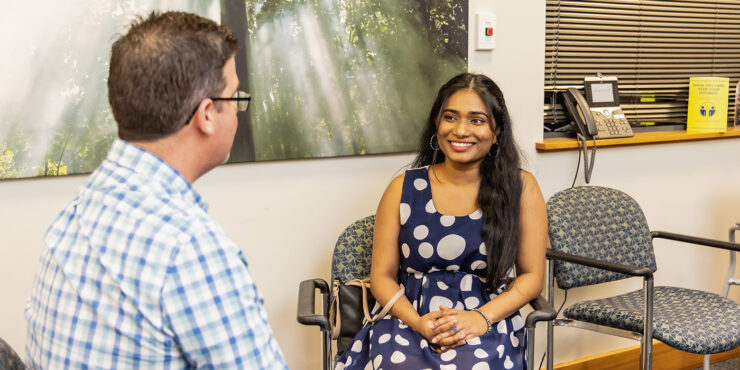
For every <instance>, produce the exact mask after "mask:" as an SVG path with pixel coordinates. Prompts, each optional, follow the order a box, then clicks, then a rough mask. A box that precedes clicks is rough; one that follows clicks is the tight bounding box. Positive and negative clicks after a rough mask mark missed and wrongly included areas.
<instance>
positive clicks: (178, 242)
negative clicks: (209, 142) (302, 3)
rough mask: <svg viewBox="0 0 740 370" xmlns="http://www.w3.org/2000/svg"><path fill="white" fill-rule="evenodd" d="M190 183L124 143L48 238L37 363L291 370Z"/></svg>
mask: <svg viewBox="0 0 740 370" xmlns="http://www.w3.org/2000/svg"><path fill="white" fill-rule="evenodd" d="M206 211H207V205H206V204H205V203H204V202H203V201H202V200H201V198H200V195H198V193H197V192H196V191H195V190H194V189H193V188H192V187H191V185H190V183H188V181H187V180H186V179H185V178H184V177H183V176H182V175H181V174H180V173H178V172H177V171H176V170H175V169H173V168H172V167H170V166H169V165H168V164H166V163H165V162H163V161H162V160H161V159H159V158H158V157H156V156H155V155H153V154H151V153H149V152H147V151H145V150H143V149H140V148H139V147H137V146H134V145H132V144H129V143H127V142H125V141H121V140H116V141H115V142H114V143H113V146H112V147H111V149H110V152H109V153H108V157H107V158H106V160H105V161H104V162H103V164H102V165H101V166H100V167H99V168H98V169H97V170H96V171H95V172H94V173H93V174H92V175H91V176H90V177H89V179H88V180H87V181H86V183H85V184H84V185H83V186H82V187H81V189H80V191H79V193H78V194H77V196H76V197H75V198H74V200H72V202H71V203H70V204H69V205H68V206H67V208H66V209H64V211H62V212H61V213H60V214H59V216H58V217H57V218H56V220H55V221H54V223H53V224H52V225H51V227H50V228H49V230H48V232H47V234H46V238H45V241H46V246H47V248H46V250H45V251H44V253H43V256H42V257H41V266H40V268H39V270H38V272H37V276H36V279H35V282H34V286H33V291H32V295H31V298H30V299H29V301H28V302H27V304H26V318H27V320H28V338H27V342H26V352H27V355H28V365H29V366H30V367H32V368H52V369H60V368H68V367H71V368H88V367H90V368H106V369H111V368H146V369H149V368H162V369H180V368H199V367H205V368H229V369H232V368H247V369H263V368H264V369H285V368H287V366H286V364H285V359H284V358H283V355H282V353H281V352H280V349H279V348H278V345H277V343H276V341H275V339H274V337H273V334H272V331H271V330H270V327H269V326H268V323H267V315H266V313H265V309H264V306H263V299H262V296H261V294H260V292H259V291H258V289H257V286H255V284H254V282H253V281H252V278H251V276H250V274H249V271H248V269H247V262H246V260H245V259H244V256H243V255H242V253H241V251H240V250H239V248H238V247H237V246H236V245H234V243H233V242H232V241H231V240H230V239H229V238H228V237H227V236H226V235H225V234H224V232H223V230H222V229H221V228H220V227H219V226H218V225H216V223H215V222H214V221H213V220H212V219H211V218H210V217H209V216H208V215H207V214H206Z"/></svg>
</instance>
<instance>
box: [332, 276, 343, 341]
mask: <svg viewBox="0 0 740 370" xmlns="http://www.w3.org/2000/svg"><path fill="white" fill-rule="evenodd" d="M339 284H340V282H339V280H338V279H334V282H333V283H332V288H331V295H332V297H333V299H332V300H331V307H329V324H330V326H331V339H337V338H339V331H340V329H341V328H342V315H340V314H339V313H338V312H337V311H339Z"/></svg>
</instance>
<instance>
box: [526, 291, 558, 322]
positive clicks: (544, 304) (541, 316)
mask: <svg viewBox="0 0 740 370" xmlns="http://www.w3.org/2000/svg"><path fill="white" fill-rule="evenodd" d="M529 305H530V306H532V308H533V309H534V311H532V312H530V313H529V315H527V319H526V320H525V322H524V326H525V327H527V328H534V327H535V325H536V324H537V323H538V322H540V321H550V320H553V319H555V317H557V316H558V312H557V311H555V309H554V308H553V307H552V305H550V302H548V301H547V300H546V299H545V297H543V296H541V295H538V296H537V298H535V299H533V300H531V301H530V302H529Z"/></svg>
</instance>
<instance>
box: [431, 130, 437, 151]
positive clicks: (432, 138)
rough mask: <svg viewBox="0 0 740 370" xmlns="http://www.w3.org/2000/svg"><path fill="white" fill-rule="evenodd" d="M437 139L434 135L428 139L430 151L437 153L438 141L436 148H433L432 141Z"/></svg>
mask: <svg viewBox="0 0 740 370" xmlns="http://www.w3.org/2000/svg"><path fill="white" fill-rule="evenodd" d="M436 137H437V135H436V134H434V135H432V137H430V138H429V147H430V148H432V150H434V151H437V150H439V141H437V147H436V148H435V147H434V139H435V138H436Z"/></svg>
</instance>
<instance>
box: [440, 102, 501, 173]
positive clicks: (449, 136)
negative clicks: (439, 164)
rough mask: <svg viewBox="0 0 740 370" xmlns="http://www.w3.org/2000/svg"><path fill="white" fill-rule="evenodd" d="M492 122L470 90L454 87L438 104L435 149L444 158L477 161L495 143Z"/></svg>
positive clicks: (458, 160) (464, 161)
mask: <svg viewBox="0 0 740 370" xmlns="http://www.w3.org/2000/svg"><path fill="white" fill-rule="evenodd" d="M495 130H496V122H494V120H493V116H492V115H491V112H489V111H488V108H486V105H485V104H484V103H483V100H481V98H480V97H479V96H478V94H476V93H475V92H473V91H472V90H470V89H464V90H458V91H457V92H455V93H454V94H452V95H451V96H450V97H449V99H447V102H445V104H444V105H443V106H442V110H441V112H440V115H439V119H438V123H437V139H438V140H439V148H440V150H442V152H443V153H444V154H445V157H446V158H447V159H446V160H448V161H452V162H456V163H461V164H468V163H480V162H482V161H483V159H484V157H485V156H486V155H488V151H489V150H491V146H492V145H493V144H494V143H495V142H496V136H495V134H494V131H495Z"/></svg>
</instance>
